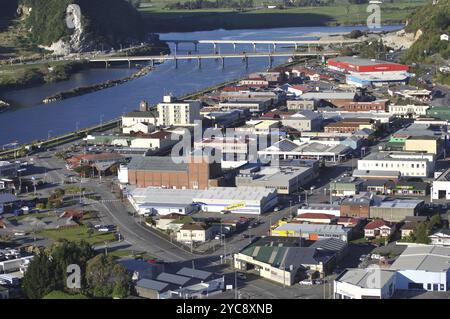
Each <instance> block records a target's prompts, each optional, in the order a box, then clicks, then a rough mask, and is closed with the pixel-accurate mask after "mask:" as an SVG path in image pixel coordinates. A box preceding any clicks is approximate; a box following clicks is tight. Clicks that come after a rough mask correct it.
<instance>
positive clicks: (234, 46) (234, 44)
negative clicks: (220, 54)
mask: <svg viewBox="0 0 450 319" xmlns="http://www.w3.org/2000/svg"><path fill="white" fill-rule="evenodd" d="M233 50H234V52H236V43H233Z"/></svg>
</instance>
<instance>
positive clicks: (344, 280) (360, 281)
mask: <svg viewBox="0 0 450 319" xmlns="http://www.w3.org/2000/svg"><path fill="white" fill-rule="evenodd" d="M395 278H396V273H395V271H390V270H385V269H381V268H375V267H374V268H366V269H347V270H345V271H344V272H343V273H342V274H340V275H339V276H338V277H337V278H336V279H335V280H334V299H389V298H391V297H392V295H393V294H394V292H395Z"/></svg>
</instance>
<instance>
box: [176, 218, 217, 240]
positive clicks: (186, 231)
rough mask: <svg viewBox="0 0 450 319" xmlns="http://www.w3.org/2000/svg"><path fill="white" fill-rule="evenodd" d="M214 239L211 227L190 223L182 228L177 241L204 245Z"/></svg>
mask: <svg viewBox="0 0 450 319" xmlns="http://www.w3.org/2000/svg"><path fill="white" fill-rule="evenodd" d="M211 237H212V229H211V226H210V225H207V224H204V223H189V224H184V225H183V226H181V228H180V230H179V231H178V232H177V241H179V242H183V243H188V244H190V243H194V242H197V243H198V242H200V243H204V242H206V241H208V240H210V239H211Z"/></svg>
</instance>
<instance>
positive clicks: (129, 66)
mask: <svg viewBox="0 0 450 319" xmlns="http://www.w3.org/2000/svg"><path fill="white" fill-rule="evenodd" d="M128 68H129V69H131V61H130V60H128Z"/></svg>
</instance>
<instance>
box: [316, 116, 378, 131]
mask: <svg viewBox="0 0 450 319" xmlns="http://www.w3.org/2000/svg"><path fill="white" fill-rule="evenodd" d="M365 128H367V129H370V130H374V131H376V130H377V129H378V125H377V124H376V123H375V122H374V121H373V120H372V119H364V118H354V119H343V120H341V121H339V122H336V123H330V124H328V125H326V126H325V127H324V132H326V133H355V132H357V131H359V130H362V129H365Z"/></svg>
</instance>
